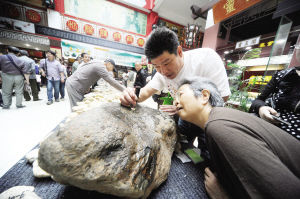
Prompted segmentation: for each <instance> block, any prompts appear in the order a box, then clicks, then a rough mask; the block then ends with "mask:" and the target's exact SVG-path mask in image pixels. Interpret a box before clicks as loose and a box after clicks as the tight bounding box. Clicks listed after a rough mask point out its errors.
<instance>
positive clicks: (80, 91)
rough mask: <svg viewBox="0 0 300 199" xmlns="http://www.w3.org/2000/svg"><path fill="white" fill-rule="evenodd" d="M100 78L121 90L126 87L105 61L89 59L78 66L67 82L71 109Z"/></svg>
mask: <svg viewBox="0 0 300 199" xmlns="http://www.w3.org/2000/svg"><path fill="white" fill-rule="evenodd" d="M100 78H103V79H104V80H105V81H107V82H108V83H109V84H110V85H111V86H113V87H114V88H116V89H117V90H119V91H123V90H124V89H125V87H123V86H122V85H121V84H119V83H118V82H117V81H116V80H115V79H114V78H113V77H112V75H111V74H110V73H109V72H108V69H107V68H106V66H105V65H104V63H102V62H100V61H97V60H95V61H89V62H87V63H85V64H83V65H82V66H81V67H79V68H77V70H76V72H75V73H74V74H73V75H71V76H70V77H69V78H68V80H67V82H66V88H67V91H68V95H69V100H70V105H71V109H72V107H73V106H76V104H77V102H80V101H82V100H83V98H84V95H85V93H86V91H87V90H88V89H89V88H90V87H91V86H92V85H94V84H95V83H96V82H97V81H98V80H99V79H100Z"/></svg>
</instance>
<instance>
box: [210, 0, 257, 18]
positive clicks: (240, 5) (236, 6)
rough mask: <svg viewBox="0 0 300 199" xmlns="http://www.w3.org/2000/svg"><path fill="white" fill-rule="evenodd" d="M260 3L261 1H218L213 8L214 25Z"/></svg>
mask: <svg viewBox="0 0 300 199" xmlns="http://www.w3.org/2000/svg"><path fill="white" fill-rule="evenodd" d="M260 1H261V0H220V1H219V2H218V3H216V4H215V5H214V7H213V13H214V21H215V24H217V23H219V22H220V21H222V20H224V19H226V18H228V17H231V16H233V15H235V14H237V13H239V12H241V11H242V10H245V9H246V8H248V7H250V6H252V5H254V4H256V3H258V2H260Z"/></svg>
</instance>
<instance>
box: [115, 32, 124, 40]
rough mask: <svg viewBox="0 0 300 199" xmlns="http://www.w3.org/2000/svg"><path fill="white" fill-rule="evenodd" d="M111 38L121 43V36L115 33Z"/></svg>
mask: <svg viewBox="0 0 300 199" xmlns="http://www.w3.org/2000/svg"><path fill="white" fill-rule="evenodd" d="M113 38H114V40H115V41H121V38H122V36H121V34H120V33H119V32H115V33H114V34H113Z"/></svg>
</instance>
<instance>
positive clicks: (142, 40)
mask: <svg viewBox="0 0 300 199" xmlns="http://www.w3.org/2000/svg"><path fill="white" fill-rule="evenodd" d="M137 44H138V45H139V46H140V47H142V46H144V44H145V40H144V39H143V38H139V39H138V40H137Z"/></svg>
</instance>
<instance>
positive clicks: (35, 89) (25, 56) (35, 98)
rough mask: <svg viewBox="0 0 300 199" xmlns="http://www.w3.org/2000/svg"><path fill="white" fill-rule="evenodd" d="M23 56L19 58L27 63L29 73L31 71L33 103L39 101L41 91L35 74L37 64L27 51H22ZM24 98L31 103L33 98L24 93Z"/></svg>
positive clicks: (30, 81)
mask: <svg viewBox="0 0 300 199" xmlns="http://www.w3.org/2000/svg"><path fill="white" fill-rule="evenodd" d="M20 54H21V56H20V57H19V58H20V59H21V60H22V61H24V62H25V64H26V65H27V66H26V67H28V71H30V76H29V83H30V87H31V91H32V97H33V101H38V100H39V95H38V94H39V91H38V87H37V81H36V74H35V62H34V61H33V60H32V59H30V58H29V54H28V52H27V51H26V50H20ZM24 98H25V100H26V101H30V100H31V97H30V95H29V93H28V92H26V91H24Z"/></svg>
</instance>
